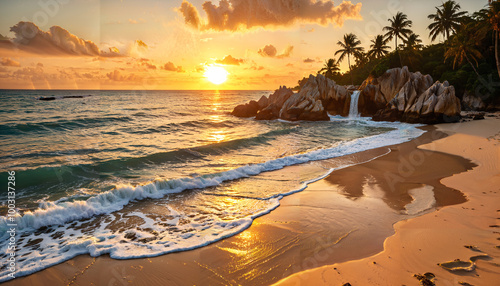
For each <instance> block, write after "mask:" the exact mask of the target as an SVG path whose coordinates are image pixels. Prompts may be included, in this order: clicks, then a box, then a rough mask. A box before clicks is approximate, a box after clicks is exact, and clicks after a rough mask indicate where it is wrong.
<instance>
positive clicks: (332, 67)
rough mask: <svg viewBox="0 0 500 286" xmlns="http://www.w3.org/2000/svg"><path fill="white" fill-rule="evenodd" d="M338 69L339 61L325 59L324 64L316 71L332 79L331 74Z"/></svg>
mask: <svg viewBox="0 0 500 286" xmlns="http://www.w3.org/2000/svg"><path fill="white" fill-rule="evenodd" d="M339 71H340V68H339V63H338V62H337V61H335V59H329V60H328V61H325V65H324V66H323V68H322V69H320V70H319V71H318V73H320V74H322V75H324V76H325V77H326V78H329V79H333V75H334V74H335V73H338V72H339Z"/></svg>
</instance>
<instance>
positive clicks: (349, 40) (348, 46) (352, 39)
mask: <svg viewBox="0 0 500 286" xmlns="http://www.w3.org/2000/svg"><path fill="white" fill-rule="evenodd" d="M337 45H339V46H341V47H342V49H340V50H338V51H336V52H335V55H337V54H340V57H339V59H338V62H341V61H343V60H344V59H345V56H347V64H348V65H349V72H350V71H351V55H355V54H357V53H361V52H363V50H364V48H363V47H359V45H361V41H360V40H358V37H356V35H354V34H352V33H350V34H345V35H344V41H343V42H342V41H338V42H337ZM351 83H352V84H354V81H353V79H352V74H351Z"/></svg>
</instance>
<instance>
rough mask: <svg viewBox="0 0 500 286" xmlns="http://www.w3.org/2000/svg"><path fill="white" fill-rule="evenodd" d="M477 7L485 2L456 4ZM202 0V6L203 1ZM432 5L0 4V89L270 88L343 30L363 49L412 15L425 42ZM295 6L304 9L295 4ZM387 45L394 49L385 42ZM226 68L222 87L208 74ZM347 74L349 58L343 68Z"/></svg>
mask: <svg viewBox="0 0 500 286" xmlns="http://www.w3.org/2000/svg"><path fill="white" fill-rule="evenodd" d="M457 2H459V3H460V4H461V6H462V9H463V10H467V11H470V12H473V11H477V10H479V9H481V8H482V7H484V5H486V3H487V1H486V0H484V1H482V0H473V1H472V0H471V1H466V0H463V1H457ZM204 3H205V4H204ZM436 3H437V1H434V0H421V1H412V0H400V1H399V0H371V1H368V0H359V1H352V3H351V2H350V1H344V2H341V1H334V2H332V1H326V0H323V1H322V0H294V1H291V0H290V1H287V0H282V1H267V0H239V1H236V0H222V1H217V0H216V1H202V0H189V1H188V0H185V1H182V0H178V1H173V0H172V1H162V0H158V1H155V0H146V1H131V0H122V1H120V0H101V1H97V0H41V1H39V0H20V1H7V2H6V1H3V2H2V3H1V4H0V5H1V7H0V8H1V11H2V17H0V88H5V89H17V88H20V89H275V88H277V87H278V86H280V85H287V86H295V85H296V84H297V80H299V79H301V78H302V77H303V76H307V75H309V74H310V73H315V72H316V71H318V70H319V69H320V68H321V67H322V65H323V63H324V61H325V60H326V59H328V58H330V57H333V54H334V53H335V51H336V50H337V49H338V46H337V45H336V43H337V41H338V40H339V39H340V38H341V37H342V35H343V34H345V33H350V32H352V33H355V34H356V35H358V37H359V38H360V39H361V41H362V43H363V46H365V48H368V46H369V44H370V39H372V38H373V37H374V36H375V35H377V34H381V33H382V27H383V26H384V25H386V24H387V23H386V20H387V18H388V17H392V15H394V14H395V13H396V12H397V11H403V12H404V13H406V14H408V16H409V18H410V19H411V20H413V22H414V27H413V28H414V31H415V32H416V33H417V34H420V35H421V38H422V39H423V40H424V44H428V43H430V41H429V39H428V30H426V26H427V25H428V24H429V22H428V21H429V20H427V15H428V14H430V13H433V12H434V11H435V8H434V6H436V5H439V3H437V4H436ZM299 7H300V8H299ZM390 45H391V46H392V45H393V43H390ZM211 65H218V66H222V67H224V68H225V69H226V70H227V71H228V73H229V75H228V80H227V81H226V82H225V83H223V84H221V85H214V84H213V83H211V82H209V81H208V80H207V79H206V78H205V77H204V74H203V73H204V70H205V69H206V67H207V66H211ZM341 67H342V69H343V70H346V69H347V62H345V63H342V66H341Z"/></svg>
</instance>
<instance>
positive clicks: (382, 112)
mask: <svg viewBox="0 0 500 286" xmlns="http://www.w3.org/2000/svg"><path fill="white" fill-rule="evenodd" d="M362 87H363V90H362V93H361V95H362V98H363V100H362V103H361V102H360V103H359V105H361V106H362V107H361V108H360V109H361V110H363V111H362V115H366V113H368V114H369V113H370V112H373V110H374V109H375V108H378V110H377V111H375V112H374V113H371V114H372V115H373V117H372V119H373V120H377V121H404V122H410V123H426V124H434V123H441V122H456V121H458V120H459V119H460V100H459V99H458V98H457V97H456V96H455V89H454V88H453V86H450V85H449V83H448V82H447V81H445V82H443V83H440V82H439V81H437V82H435V83H434V84H433V80H432V77H431V76H430V75H422V74H421V73H419V72H416V73H412V72H409V71H408V68H406V67H403V68H395V69H391V70H388V71H387V72H386V73H385V74H384V75H382V76H381V77H379V78H377V79H376V80H373V79H372V80H371V81H370V82H366V83H363V85H362ZM391 96H392V97H391ZM388 98H391V99H390V100H388ZM383 99H385V100H388V102H387V104H385V106H384V107H382V108H380V107H381V105H382V103H383Z"/></svg>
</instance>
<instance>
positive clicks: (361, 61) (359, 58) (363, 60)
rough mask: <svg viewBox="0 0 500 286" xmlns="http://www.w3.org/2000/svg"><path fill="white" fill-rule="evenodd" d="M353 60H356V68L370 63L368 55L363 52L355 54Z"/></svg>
mask: <svg viewBox="0 0 500 286" xmlns="http://www.w3.org/2000/svg"><path fill="white" fill-rule="evenodd" d="M354 59H355V60H356V66H358V67H361V66H364V65H366V64H367V63H368V62H369V61H370V58H368V53H363V52H359V53H355V54H354Z"/></svg>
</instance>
